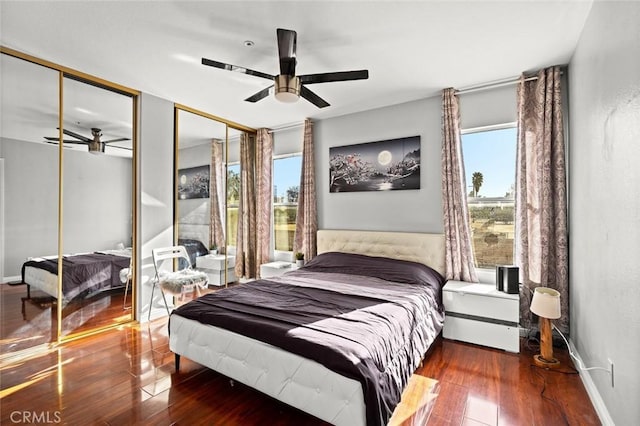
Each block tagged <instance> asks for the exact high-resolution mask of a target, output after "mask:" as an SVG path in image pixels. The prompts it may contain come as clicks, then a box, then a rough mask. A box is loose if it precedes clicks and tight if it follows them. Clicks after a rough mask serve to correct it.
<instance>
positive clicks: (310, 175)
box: [293, 118, 318, 261]
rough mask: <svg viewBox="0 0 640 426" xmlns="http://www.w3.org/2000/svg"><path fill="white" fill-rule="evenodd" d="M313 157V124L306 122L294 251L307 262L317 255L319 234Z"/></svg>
mask: <svg viewBox="0 0 640 426" xmlns="http://www.w3.org/2000/svg"><path fill="white" fill-rule="evenodd" d="M314 164H315V163H314V155H313V123H312V122H311V120H309V119H308V118H307V119H306V120H305V121H304V143H303V148H302V173H301V176H300V193H299V194H298V214H297V216H296V232H295V235H294V238H293V251H294V252H302V253H303V254H304V259H305V261H308V260H311V259H313V258H314V257H315V255H316V250H317V247H316V233H317V232H318V212H317V206H316V179H315V166H314Z"/></svg>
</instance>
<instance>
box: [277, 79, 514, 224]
mask: <svg viewBox="0 0 640 426" xmlns="http://www.w3.org/2000/svg"><path fill="white" fill-rule="evenodd" d="M515 93H516V92H515V85H512V86H508V87H502V88H498V89H494V90H485V91H482V92H475V93H468V94H462V95H460V109H461V126H462V127H463V128H472V127H483V126H488V125H495V124H504V123H508V122H513V121H515V120H516V95H515ZM441 115H442V112H441V98H440V97H439V96H438V97H433V98H428V99H422V100H418V101H414V102H408V103H404V104H399V105H393V106H389V107H385V108H380V109H375V110H371V111H365V112H361V113H357V114H350V115H345V116H341V117H337V118H330V119H325V120H319V121H317V122H316V123H315V126H314V142H315V155H316V191H317V197H318V227H319V228H320V229H362V230H374V231H401V232H443V222H442V196H441V165H440V163H441V148H442V130H441ZM299 132H300V137H302V133H301V131H299ZM415 135H419V136H420V138H421V159H420V160H421V173H420V189H419V190H405V191H384V192H349V193H333V194H332V193H329V148H330V147H332V146H342V145H351V144H357V143H363V142H373V141H379V140H384V139H395V138H400V137H405V136H415ZM276 146H277V142H276Z"/></svg>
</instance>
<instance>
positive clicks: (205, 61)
mask: <svg viewBox="0 0 640 426" xmlns="http://www.w3.org/2000/svg"><path fill="white" fill-rule="evenodd" d="M202 65H208V66H210V67H214V68H220V69H221V70H227V71H234V72H239V73H242V74H248V75H255V76H256V77H262V78H266V79H268V80H273V79H274V78H275V76H273V75H270V74H267V73H264V72H260V71H254V70H250V69H249V68H243V67H239V66H237V65H231V64H225V63H223V62H218V61H214V60H212V59H207V58H202Z"/></svg>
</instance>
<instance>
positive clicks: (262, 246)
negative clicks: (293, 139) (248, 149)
mask: <svg viewBox="0 0 640 426" xmlns="http://www.w3.org/2000/svg"><path fill="white" fill-rule="evenodd" d="M256 145H257V146H256V175H257V176H256V239H257V241H256V267H257V268H259V265H261V264H263V263H267V262H269V260H270V256H271V249H270V242H271V223H272V220H271V212H272V211H273V196H272V193H273V135H272V134H271V133H269V131H268V129H258V134H257V141H256ZM257 272H258V271H256V273H257Z"/></svg>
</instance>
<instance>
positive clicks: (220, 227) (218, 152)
mask: <svg viewBox="0 0 640 426" xmlns="http://www.w3.org/2000/svg"><path fill="white" fill-rule="evenodd" d="M209 185H210V188H209V194H210V203H211V204H210V210H209V214H210V218H209V224H210V225H209V247H210V248H211V247H212V246H213V245H215V246H216V247H217V248H218V251H219V252H220V253H224V252H225V250H226V242H225V236H224V235H225V231H224V229H225V226H224V221H223V218H224V217H225V215H224V208H225V205H226V203H222V202H221V201H222V200H224V197H225V190H224V189H225V186H226V177H225V174H224V159H223V158H222V141H221V140H218V139H213V140H212V141H211V177H210V183H209Z"/></svg>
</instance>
